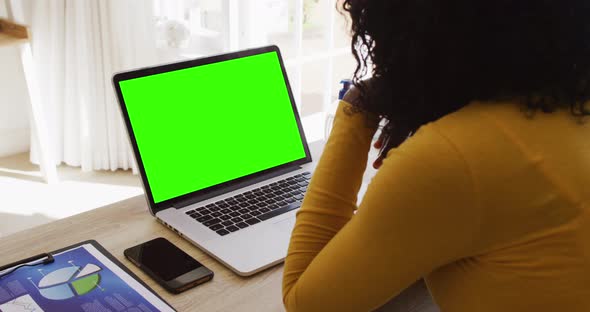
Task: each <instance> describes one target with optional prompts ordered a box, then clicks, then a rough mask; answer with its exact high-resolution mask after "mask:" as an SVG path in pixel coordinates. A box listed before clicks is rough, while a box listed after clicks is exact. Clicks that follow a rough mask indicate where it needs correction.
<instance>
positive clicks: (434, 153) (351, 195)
mask: <svg viewBox="0 0 590 312" xmlns="http://www.w3.org/2000/svg"><path fill="white" fill-rule="evenodd" d="M348 105H349V104H346V103H344V102H342V103H341V105H340V107H339V110H338V112H337V115H336V119H335V123H334V129H333V130H332V134H331V136H330V139H329V141H328V143H327V145H326V148H325V150H324V154H323V155H322V158H321V160H320V163H319V164H318V167H317V169H316V171H315V173H314V176H313V178H312V181H311V183H310V186H309V189H308V193H307V195H306V197H305V200H304V202H303V205H302V208H301V210H300V211H299V212H298V216H297V222H296V225H295V229H294V230H293V234H292V238H291V243H290V246H289V253H288V256H287V258H286V261H285V271H284V280H283V299H284V302H285V306H286V307H287V309H288V310H290V311H326V310H342V311H368V310H371V309H375V308H377V307H379V306H381V305H382V304H384V303H385V302H386V301H388V300H389V299H390V298H391V297H393V296H395V295H396V294H398V293H399V292H400V291H401V290H403V289H404V288H405V287H407V286H409V285H410V284H411V283H412V282H414V281H415V280H417V279H418V278H419V277H421V276H424V275H426V274H428V273H429V272H431V271H433V270H434V269H435V268H437V267H439V266H441V265H444V264H446V263H449V262H452V261H454V260H457V259H460V258H462V257H464V256H466V255H469V254H470V253H471V252H472V250H473V238H474V237H475V236H476V231H478V228H479V224H478V220H479V209H477V205H476V199H475V198H474V192H473V187H472V182H471V176H470V173H469V171H468V169H467V167H466V165H465V163H464V161H463V160H462V158H461V156H460V154H459V153H458V152H457V151H456V150H455V149H454V148H453V146H452V145H451V144H450V143H449V141H448V140H447V139H446V138H444V137H443V136H441V135H440V134H439V133H438V132H437V131H436V130H435V129H434V127H433V126H432V125H431V126H427V127H424V128H423V129H421V130H420V131H418V132H417V133H416V134H415V135H414V136H413V137H412V138H411V139H410V140H408V141H407V142H405V143H404V144H402V145H401V146H400V147H399V148H397V149H394V150H392V151H391V152H390V153H389V155H388V157H387V158H386V159H385V160H384V162H383V165H382V167H381V169H380V170H379V172H378V173H377V175H376V176H375V178H374V179H373V181H372V182H371V185H370V186H369V188H368V190H367V193H366V195H365V197H364V199H363V202H362V204H361V206H360V207H359V212H358V213H357V214H356V215H355V216H354V217H353V211H354V209H355V207H356V206H355V202H356V194H357V192H358V189H359V187H360V184H361V181H362V174H363V171H364V168H365V166H366V163H367V153H368V150H369V148H370V143H371V138H372V135H373V133H374V128H371V127H366V125H367V123H366V118H364V117H363V116H362V114H352V115H350V114H346V113H345V112H344V110H345V109H346V107H347V106H348Z"/></svg>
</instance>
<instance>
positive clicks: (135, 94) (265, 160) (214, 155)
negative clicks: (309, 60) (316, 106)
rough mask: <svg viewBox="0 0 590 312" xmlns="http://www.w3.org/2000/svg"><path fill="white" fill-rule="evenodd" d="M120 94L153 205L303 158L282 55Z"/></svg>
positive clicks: (184, 73)
mask: <svg viewBox="0 0 590 312" xmlns="http://www.w3.org/2000/svg"><path fill="white" fill-rule="evenodd" d="M119 86H120V88H121V93H122V95H123V99H124V102H125V106H126V108H127V111H128V114H129V119H130V121H131V127H132V128H133V133H134V134H135V139H136V142H137V146H138V148H139V153H140V156H141V159H142V161H143V166H144V169H145V173H146V176H147V180H148V183H149V186H150V188H151V192H152V196H153V199H154V202H155V203H159V202H162V201H165V200H168V199H172V198H175V197H177V196H180V195H184V194H188V193H191V192H194V191H198V190H201V189H204V188H207V187H210V186H214V185H217V184H220V183H223V182H227V181H230V180H234V179H236V178H239V177H243V176H246V175H249V174H252V173H256V172H259V171H262V170H265V169H269V168H272V167H276V166H279V165H282V164H285V163H289V162H292V161H294V160H299V159H302V158H305V150H304V146H303V142H302V140H301V136H300V134H299V130H298V127H297V122H296V119H295V113H294V111H293V108H292V106H291V100H290V98H289V94H288V91H287V86H286V81H285V79H284V78H283V73H282V70H281V66H280V63H279V57H278V55H277V53H276V52H268V53H262V54H257V55H253V56H246V57H242V58H237V59H232V60H228V61H222V62H218V63H212V64H207V65H202V66H197V67H191V68H186V69H180V70H176V71H171V72H166V73H161V74H155V75H151V76H145V77H140V78H134V79H129V80H124V81H121V82H119Z"/></svg>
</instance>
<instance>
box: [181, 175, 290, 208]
mask: <svg viewBox="0 0 590 312" xmlns="http://www.w3.org/2000/svg"><path fill="white" fill-rule="evenodd" d="M299 169H301V166H298V165H296V166H292V167H286V168H281V169H278V170H276V171H273V172H269V173H267V174H264V175H261V176H258V177H255V178H251V179H248V180H247V181H242V182H239V183H236V184H233V185H231V186H227V187H223V188H221V189H219V190H214V191H211V192H208V193H207V194H202V195H198V196H195V197H192V198H190V199H185V200H182V201H178V202H176V203H174V204H172V207H174V208H176V209H179V208H183V207H186V206H188V205H192V204H194V203H198V202H200V201H204V200H207V199H209V198H213V197H215V196H219V195H223V194H225V193H229V192H232V191H235V190H237V189H241V188H244V187H247V186H250V185H252V184H256V183H259V182H262V181H265V180H268V179H272V178H274V177H278V176H280V175H283V174H286V173H289V172H291V171H295V170H299Z"/></svg>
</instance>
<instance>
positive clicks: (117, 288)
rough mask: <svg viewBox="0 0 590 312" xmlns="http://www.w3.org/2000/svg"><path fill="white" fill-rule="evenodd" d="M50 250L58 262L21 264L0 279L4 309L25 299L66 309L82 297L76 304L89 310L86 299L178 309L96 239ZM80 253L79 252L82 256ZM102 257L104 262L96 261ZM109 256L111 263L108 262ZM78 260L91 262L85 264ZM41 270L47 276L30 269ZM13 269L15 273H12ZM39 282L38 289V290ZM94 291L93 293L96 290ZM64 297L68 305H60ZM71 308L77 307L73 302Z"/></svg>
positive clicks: (24, 302) (97, 302)
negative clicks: (46, 270)
mask: <svg viewBox="0 0 590 312" xmlns="http://www.w3.org/2000/svg"><path fill="white" fill-rule="evenodd" d="M49 254H50V255H51V256H52V258H55V261H56V263H55V265H54V263H50V264H44V263H45V262H43V263H38V265H39V266H37V264H34V266H35V267H33V266H29V267H28V268H27V269H24V268H19V269H17V270H15V271H12V272H11V273H9V275H6V276H3V277H2V278H1V279H0V311H3V310H9V309H11V308H12V307H16V306H23V305H30V308H31V309H30V310H34V309H33V308H38V309H39V311H45V312H52V311H54V310H53V309H55V311H61V309H65V306H66V305H65V303H66V301H67V300H70V302H73V300H76V301H75V303H73V305H74V306H77V305H78V304H82V306H80V311H84V309H85V308H83V305H92V304H95V305H102V306H104V307H106V308H110V309H112V310H117V309H116V306H117V305H120V306H125V310H128V309H132V308H134V307H130V306H128V305H129V304H130V303H132V302H135V303H136V304H138V307H137V308H136V309H137V311H154V310H153V309H156V310H155V311H176V309H174V308H173V307H172V306H171V305H170V304H169V303H167V302H166V301H165V300H164V299H163V298H162V297H161V296H160V295H158V294H157V293H156V292H155V291H154V290H153V289H151V288H150V287H149V286H148V285H147V284H146V283H144V282H143V281H142V280H141V279H139V277H138V276H137V275H135V274H134V273H133V272H132V271H131V270H129V269H128V268H127V267H126V266H125V265H124V264H123V263H121V262H120V261H119V260H117V258H115V257H114V256H113V255H112V254H111V253H110V252H108V251H107V250H106V249H105V248H104V247H103V246H102V245H100V244H99V243H98V242H97V241H96V240H87V241H83V242H80V243H77V244H74V245H71V246H67V247H64V248H60V249H58V250H55V251H52V252H49ZM86 254H88V255H86ZM77 255H79V256H78V257H79V258H76V256H77ZM84 257H85V258H84ZM29 259H30V258H29ZM29 259H27V260H29ZM81 259H84V261H83V260H81ZM52 260H53V259H52ZM66 260H67V261H66ZM97 261H98V262H99V263H96V262H97ZM109 261H110V262H111V263H108V262H109ZM51 262H53V261H51ZM76 262H80V263H86V264H85V265H84V266H80V265H77V264H76ZM68 265H69V266H68ZM46 266H52V269H53V271H51V272H49V273H47V274H44V272H43V268H44V267H46ZM53 267H59V268H58V269H55V268H53ZM35 271H38V272H39V274H40V275H42V276H35V278H33V277H26V276H27V275H36V273H35ZM19 272H20V273H19ZM13 274H14V275H15V276H13V277H12V278H11V276H12V275H13ZM107 274H108V275H107ZM60 278H62V279H63V280H60ZM105 280H106V281H108V283H109V284H108V285H110V286H105V288H109V289H108V292H107V291H105V288H103V287H101V285H102V286H104V285H103V282H104V283H106V282H105ZM28 283H30V284H28ZM52 283H53V284H52ZM5 284H6V285H8V284H9V285H8V286H6V285H5ZM3 285H4V287H3ZM34 288H35V289H36V290H37V292H38V293H37V292H35V291H34ZM96 288H100V289H99V290H97V289H96ZM15 290H16V291H15ZM24 290H32V291H30V292H29V293H27V294H24V293H22V292H23V291H24ZM100 290H102V292H100ZM17 291H19V292H17ZM11 292H12V297H11V298H10V299H9V300H8V301H6V298H5V297H6V293H9V294H10V293H11ZM32 293H34V294H32ZM91 293H92V295H90V294H91ZM3 296H4V297H3ZM85 296H88V299H85V298H84V297H85ZM101 296H102V297H101ZM126 296H127V297H130V296H132V298H133V299H129V300H127V299H126V298H125V297H126ZM101 298H102V299H101ZM139 298H142V299H143V300H145V302H143V301H141V300H140V299H139ZM3 299H4V300H3ZM35 299H37V300H35ZM85 300H86V301H87V302H85ZM90 300H94V301H90ZM39 302H42V303H45V306H48V305H49V304H51V305H50V306H51V308H50V309H47V307H45V308H42V307H41V304H40V303H39ZM60 302H61V303H64V305H63V306H60V305H59V304H60ZM138 302H141V303H138ZM68 304H69V303H68ZM35 305H37V306H35ZM109 305H110V306H109ZM141 305H143V307H142V306H141ZM3 307H4V308H3ZM86 308H88V307H86ZM67 309H68V310H69V309H71V308H70V307H69V306H68V308H67ZM88 309H90V308H88ZM27 311H29V310H27ZM155 311H154V312H155Z"/></svg>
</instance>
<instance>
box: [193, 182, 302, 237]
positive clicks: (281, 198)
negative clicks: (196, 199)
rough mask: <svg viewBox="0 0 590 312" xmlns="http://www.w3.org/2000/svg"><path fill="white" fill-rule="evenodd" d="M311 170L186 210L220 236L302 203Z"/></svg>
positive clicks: (297, 206) (294, 207)
mask: <svg viewBox="0 0 590 312" xmlns="http://www.w3.org/2000/svg"><path fill="white" fill-rule="evenodd" d="M310 178H311V173H309V172H304V173H301V174H298V175H295V176H292V177H289V178H286V179H283V180H280V181H277V182H273V183H270V184H268V185H265V186H262V187H259V188H257V189H253V190H251V191H248V192H244V193H242V194H238V195H236V196H233V197H229V198H226V199H222V200H220V201H217V202H215V203H212V204H209V205H205V206H202V207H198V208H195V209H192V210H189V211H187V212H186V214H187V215H189V216H190V217H192V218H193V219H195V220H196V221H197V222H199V223H201V224H203V225H204V226H206V227H208V228H210V229H211V230H212V231H215V232H216V233H217V234H219V235H221V236H223V235H227V234H229V233H231V232H236V231H239V230H241V229H244V228H247V227H249V226H251V225H254V224H256V223H259V222H260V221H264V220H268V219H270V218H273V217H276V216H278V215H281V214H283V213H286V212H289V211H291V210H293V209H297V208H299V207H300V206H301V201H302V200H303V195H304V194H305V191H306V190H307V185H308V184H309V179H310Z"/></svg>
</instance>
